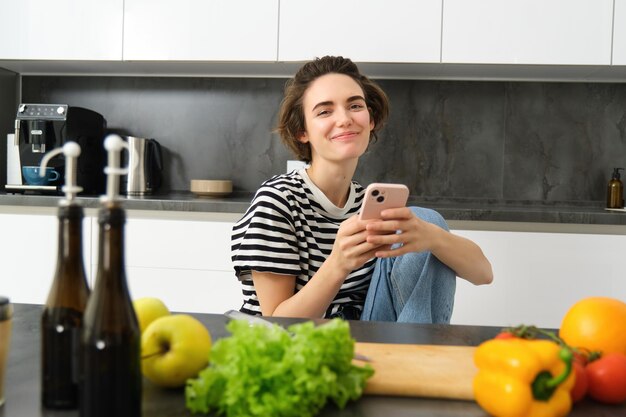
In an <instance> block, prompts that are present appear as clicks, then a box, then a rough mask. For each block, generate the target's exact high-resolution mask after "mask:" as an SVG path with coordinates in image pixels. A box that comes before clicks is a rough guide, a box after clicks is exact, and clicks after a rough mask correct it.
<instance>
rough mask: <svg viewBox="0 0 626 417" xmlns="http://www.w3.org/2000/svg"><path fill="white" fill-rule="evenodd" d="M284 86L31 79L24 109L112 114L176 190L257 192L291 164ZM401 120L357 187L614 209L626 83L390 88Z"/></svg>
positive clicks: (392, 124) (625, 139) (25, 86)
mask: <svg viewBox="0 0 626 417" xmlns="http://www.w3.org/2000/svg"><path fill="white" fill-rule="evenodd" d="M284 82H285V80H283V79H234V78H223V79H220V78H160V77H57V76H55V77H40V76H25V77H23V81H22V101H23V102H44V103H46V102H50V103H67V104H70V105H75V106H82V107H87V108H91V109H93V110H96V111H98V112H100V113H102V114H103V115H104V116H105V118H106V119H107V121H108V123H109V127H110V128H111V129H113V130H118V131H121V132H122V133H124V132H126V133H131V134H133V135H135V136H142V137H153V138H156V139H157V140H159V141H160V142H161V144H162V145H163V147H164V148H165V149H166V155H165V159H166V161H165V162H166V163H165V166H166V170H167V172H166V175H165V179H164V191H167V190H187V189H188V188H189V180H190V179H192V178H230V179H233V181H234V184H235V187H236V189H237V190H240V191H249V192H253V191H254V190H256V188H257V187H258V185H259V184H260V183H261V182H262V181H263V180H264V179H266V178H268V177H270V176H271V175H273V174H277V173H280V172H283V171H284V170H285V165H286V160H287V159H290V158H291V155H289V153H288V152H287V151H286V150H285V149H284V147H283V146H282V144H281V143H280V140H279V139H278V137H277V136H276V135H275V134H273V133H272V132H271V131H272V128H273V126H274V125H275V122H276V115H277V109H278V106H279V103H280V100H281V96H282V88H283V85H284ZM379 83H380V84H381V86H382V87H383V88H384V89H385V91H386V92H387V93H388V95H389V97H390V99H391V105H392V109H391V118H390V121H389V124H388V125H387V127H386V128H385V129H384V130H383V132H382V134H381V139H380V140H379V142H378V143H376V144H375V145H373V146H372V147H371V149H370V151H369V152H368V153H367V154H366V155H365V156H364V158H363V159H362V162H361V163H360V165H359V168H358V171H357V175H356V179H357V180H359V181H361V182H362V183H363V184H367V183H369V182H372V181H393V182H404V183H406V184H407V185H409V187H410V189H411V192H412V194H414V195H417V196H421V197H424V198H446V199H458V198H468V199H490V200H523V201H527V200H531V201H544V202H551V203H552V202H562V201H579V202H588V201H604V200H605V193H606V183H607V182H608V180H609V178H610V173H611V170H612V168H613V167H623V166H626V84H585V83H540V82H537V83H518V82H457V81H412V80H380V81H379Z"/></svg>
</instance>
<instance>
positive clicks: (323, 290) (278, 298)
mask: <svg viewBox="0 0 626 417" xmlns="http://www.w3.org/2000/svg"><path fill="white" fill-rule="evenodd" d="M367 223H368V221H360V220H358V219H357V216H353V217H351V218H349V219H347V220H346V221H344V222H343V223H342V224H341V226H340V227H339V230H338V231H337V237H336V238H335V243H334V244H333V249H332V252H331V254H330V256H329V257H328V258H327V259H326V260H325V261H324V263H323V264H322V266H320V268H319V269H318V271H317V272H316V273H315V275H313V277H312V278H311V279H310V280H309V282H307V284H306V285H305V286H304V287H302V289H300V291H298V292H297V293H296V292H295V287H296V277H295V276H293V275H279V274H274V273H267V272H258V271H254V270H253V271H252V281H253V282H254V289H255V290H256V293H257V297H258V298H259V304H260V306H261V312H262V314H263V315H264V316H282V317H311V318H317V317H323V316H324V313H326V310H327V309H328V306H330V304H331V302H332V301H333V299H334V298H335V296H336V295H337V293H338V292H339V289H340V288H341V285H342V284H343V282H344V280H345V279H346V277H347V276H348V275H349V274H350V272H352V271H353V270H355V269H357V268H360V267H361V266H363V265H364V264H365V262H367V261H368V260H369V259H371V258H373V257H374V253H375V252H376V251H377V250H379V249H380V245H375V244H371V243H368V242H366V238H367V231H366V230H365V225H366V224H367Z"/></svg>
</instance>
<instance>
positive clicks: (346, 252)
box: [326, 215, 384, 276]
mask: <svg viewBox="0 0 626 417" xmlns="http://www.w3.org/2000/svg"><path fill="white" fill-rule="evenodd" d="M374 221H377V220H359V218H358V215H354V216H352V217H350V218H349V219H347V220H345V221H344V222H343V223H341V226H339V230H338V231H337V236H336V238H335V243H334V244H333V249H332V252H331V254H330V256H329V257H328V259H327V260H326V262H328V263H329V264H330V265H332V266H333V267H334V268H338V269H339V270H340V271H342V273H344V274H345V275H346V276H347V275H348V274H349V273H350V272H352V271H354V270H355V269H357V268H360V267H361V266H363V265H364V264H365V262H367V261H368V260H369V259H371V258H373V257H374V256H375V254H376V251H378V250H380V249H381V246H384V244H376V243H372V242H368V241H367V236H368V231H367V230H366V227H367V225H368V224H369V223H372V222H374Z"/></svg>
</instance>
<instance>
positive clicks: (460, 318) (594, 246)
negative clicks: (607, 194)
mask: <svg viewBox="0 0 626 417" xmlns="http://www.w3.org/2000/svg"><path fill="white" fill-rule="evenodd" d="M454 233H456V234H458V235H461V236H465V237H467V238H470V239H472V240H473V241H474V242H476V243H477V244H478V245H479V246H481V248H482V250H483V252H484V253H485V255H486V256H487V258H488V259H489V260H490V261H491V264H492V267H493V272H494V281H493V283H492V284H491V285H487V286H474V285H472V284H469V283H468V282H467V281H465V280H462V279H458V280H457V293H456V299H455V306H454V312H453V314H452V322H453V323H455V324H471V325H487V326H499V327H508V326H515V325H518V324H534V325H537V326H541V327H547V328H558V327H560V325H561V320H562V319H563V317H564V316H565V313H566V312H567V310H568V309H569V308H570V307H571V306H572V305H573V304H574V303H575V302H576V301H578V300H580V299H582V298H585V297H591V296H604V297H614V298H618V299H621V300H626V281H625V280H624V262H623V258H624V256H623V252H624V247H626V236H622V235H595V234H575V233H526V232H493V231H466V230H456V231H454Z"/></svg>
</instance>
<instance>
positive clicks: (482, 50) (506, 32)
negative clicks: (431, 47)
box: [442, 0, 613, 65]
mask: <svg viewBox="0 0 626 417" xmlns="http://www.w3.org/2000/svg"><path fill="white" fill-rule="evenodd" d="M612 22H613V0H549V1H546V0H446V1H445V2H444V5H443V31H442V62H443V63H478V64H562V65H610V63H611V38H612V33H611V28H612Z"/></svg>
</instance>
